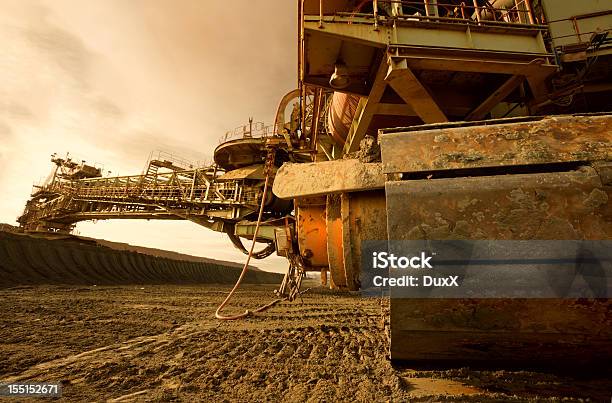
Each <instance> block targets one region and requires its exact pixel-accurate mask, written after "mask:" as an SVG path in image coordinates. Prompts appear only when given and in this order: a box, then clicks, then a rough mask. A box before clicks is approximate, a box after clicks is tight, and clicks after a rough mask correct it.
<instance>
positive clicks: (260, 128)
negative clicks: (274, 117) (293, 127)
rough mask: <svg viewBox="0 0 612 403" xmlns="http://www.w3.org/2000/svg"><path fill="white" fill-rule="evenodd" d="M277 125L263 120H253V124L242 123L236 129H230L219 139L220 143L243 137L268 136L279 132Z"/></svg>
mask: <svg viewBox="0 0 612 403" xmlns="http://www.w3.org/2000/svg"><path fill="white" fill-rule="evenodd" d="M278 129H279V128H278V127H277V125H275V124H274V125H267V126H266V125H265V124H264V123H263V122H253V123H252V125H248V124H247V125H242V126H238V127H236V128H235V129H234V130H228V131H227V132H225V135H223V137H221V138H220V139H219V143H225V142H226V141H230V140H235V139H241V138H267V137H273V136H276V135H278V134H279V131H278Z"/></svg>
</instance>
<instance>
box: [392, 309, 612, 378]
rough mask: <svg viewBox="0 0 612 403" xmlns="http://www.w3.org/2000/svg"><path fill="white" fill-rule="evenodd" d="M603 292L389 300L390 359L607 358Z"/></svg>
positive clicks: (611, 324) (610, 325)
mask: <svg viewBox="0 0 612 403" xmlns="http://www.w3.org/2000/svg"><path fill="white" fill-rule="evenodd" d="M610 310H612V302H611V301H610V300H609V299H597V300H576V299H574V300H569V299H568V300H561V299H530V300H527V299H486V300H483V299H455V300H444V299H396V298H395V299H391V358H392V359H394V360H410V361H411V362H413V363H417V362H423V363H427V364H432V363H435V362H438V363H439V362H446V361H456V360H458V359H459V360H461V362H462V365H469V364H478V363H483V364H485V365H488V366H491V365H513V364H514V365H520V366H521V367H522V368H525V366H529V365H530V364H531V365H534V364H537V365H550V366H552V365H555V364H559V363H563V364H564V365H565V366H567V365H568V363H571V364H572V365H576V364H578V365H586V364H592V363H593V362H600V363H605V362H610V359H612V348H611V345H612V319H611V316H610Z"/></svg>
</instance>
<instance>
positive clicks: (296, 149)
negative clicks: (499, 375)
mask: <svg viewBox="0 0 612 403" xmlns="http://www.w3.org/2000/svg"><path fill="white" fill-rule="evenodd" d="M604 3H605V2H600V1H596V0H584V1H581V2H557V1H553V0H489V1H486V0H473V1H459V0H445V1H444V2H442V1H436V0H433V1H432V0H427V1H399V0H398V1H382V0H380V1H377V0H373V1H372V0H369V1H357V0H323V1H319V0H316V1H315V0H299V1H298V8H299V13H298V28H299V29H298V32H299V35H298V40H297V43H298V55H299V57H298V72H299V77H298V84H299V85H298V89H297V90H295V91H292V92H290V93H289V94H287V95H286V96H285V97H284V98H283V99H282V100H281V102H280V105H279V107H278V111H277V114H276V119H275V122H274V124H273V126H271V127H264V126H263V125H261V124H253V122H252V121H251V122H249V125H248V126H244V127H242V128H240V130H238V131H237V132H234V133H230V134H228V135H226V136H225V138H224V140H223V142H222V143H221V144H220V145H219V146H218V147H217V148H216V150H215V153H214V162H215V163H214V164H213V165H212V166H206V167H198V166H193V165H189V164H186V163H181V161H178V160H174V159H173V158H170V157H168V156H163V155H157V156H155V157H154V158H153V157H152V158H151V159H150V160H149V163H148V165H147V168H146V170H145V172H144V173H143V174H141V175H135V176H124V177H102V176H101V173H100V172H99V171H96V168H94V167H90V166H87V165H86V164H84V163H82V164H76V163H74V162H73V161H71V160H70V159H68V158H54V159H53V162H54V163H55V165H56V169H55V172H54V175H52V178H51V179H50V180H49V181H48V182H47V183H45V184H43V185H42V186H40V187H38V188H36V189H35V191H34V193H33V195H32V198H31V200H30V201H28V203H27V205H26V209H25V211H24V213H23V215H22V216H21V217H20V218H19V222H20V224H21V226H22V227H23V228H24V229H26V230H44V231H70V230H71V228H72V227H73V225H74V223H76V222H78V221H80V220H89V219H117V218H146V219H186V220H191V221H193V222H196V223H198V224H200V225H203V226H206V227H208V228H210V229H213V230H216V231H223V232H225V233H227V234H228V235H230V239H232V241H233V243H234V244H235V245H236V246H237V247H238V248H239V249H241V250H243V251H245V252H246V249H245V248H244V246H243V245H242V242H241V240H240V239H241V238H242V239H252V238H253V234H254V229H255V226H256V215H257V210H258V206H259V204H260V203H262V202H263V203H264V206H265V208H264V214H263V219H262V222H261V227H260V228H259V232H258V235H257V240H258V241H260V242H264V243H265V244H266V245H267V246H266V247H265V248H264V249H263V250H261V251H259V252H258V253H256V254H255V257H258V258H263V257H265V256H267V255H269V254H271V253H273V252H274V251H276V253H277V254H279V255H281V256H286V257H288V258H289V259H290V261H291V262H293V263H294V264H295V262H299V265H300V270H305V271H316V272H320V273H321V280H322V283H323V284H325V285H328V286H329V287H331V288H334V289H339V290H346V291H357V290H359V289H360V287H361V285H362V284H361V282H362V274H363V270H364V268H363V267H362V254H363V253H364V252H363V250H362V243H363V242H364V241H368V240H379V241H380V240H382V241H387V240H423V239H424V240H454V239H455V240H456V239H460V240H476V239H485V240H558V239H567V240H611V239H612V203H610V200H611V198H612V131H611V129H610V127H612V115H611V114H610V112H611V111H612V84H611V83H612V69H611V65H612V40H611V39H612V34H610V30H611V27H612V10H611V9H610V7H609V4H604ZM266 176H267V177H269V178H271V179H272V180H273V186H272V191H271V192H268V193H267V194H263V193H262V188H263V183H264V180H265V178H266ZM611 311H612V305H611V304H610V302H609V299H608V298H599V299H580V300H577V299H554V298H552V299H531V300H527V299H494V298H492V299H476V298H471V299H414V298H413V299H408V298H391V299H390V320H389V323H390V333H391V345H390V346H391V347H390V348H391V351H390V354H391V358H392V359H394V360H410V361H412V362H427V363H436V362H448V361H451V362H461V363H462V365H465V364H467V363H472V362H473V363H486V364H491V363H509V364H519V365H526V364H530V363H533V364H538V365H539V364H549V363H555V362H557V361H559V360H563V361H564V362H566V363H568V362H569V363H584V362H594V361H597V362H604V363H605V362H609V361H610V359H611V358H612V326H611V325H612V316H611V315H610V312H611ZM560 357H561V358H560Z"/></svg>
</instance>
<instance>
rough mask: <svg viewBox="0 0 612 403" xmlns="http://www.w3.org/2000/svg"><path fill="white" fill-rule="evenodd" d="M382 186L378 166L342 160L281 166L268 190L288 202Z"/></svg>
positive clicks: (376, 164)
mask: <svg viewBox="0 0 612 403" xmlns="http://www.w3.org/2000/svg"><path fill="white" fill-rule="evenodd" d="M384 186H385V175H383V173H382V167H381V165H380V164H379V163H369V164H366V163H362V162H360V161H359V160H357V159H346V160H336V161H325V162H311V163H302V164H290V163H287V164H284V165H283V166H282V167H280V169H279V170H278V172H277V173H276V177H275V178H274V184H273V186H272V191H273V192H274V194H275V195H276V196H277V197H280V198H281V199H291V198H296V197H307V196H321V195H328V194H330V193H342V192H354V191H360V190H369V189H382V188H383V187H384Z"/></svg>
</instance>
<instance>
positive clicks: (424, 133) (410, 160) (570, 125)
mask: <svg viewBox="0 0 612 403" xmlns="http://www.w3.org/2000/svg"><path fill="white" fill-rule="evenodd" d="M610 127H612V115H602V116H595V115H594V116H560V117H547V118H544V119H542V120H539V121H528V122H515V123H504V124H496V123H495V122H490V123H488V124H486V125H484V124H482V125H477V126H465V127H446V128H445V127H441V128H434V129H430V130H419V131H408V132H406V131H403V132H389V131H386V132H385V133H383V134H382V135H381V138H380V146H381V153H382V161H383V171H384V172H385V173H398V172H420V171H438V170H448V169H465V168H484V167H500V166H508V165H531V164H550V163H562V162H572V161H601V160H611V159H612V130H611V129H610Z"/></svg>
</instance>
